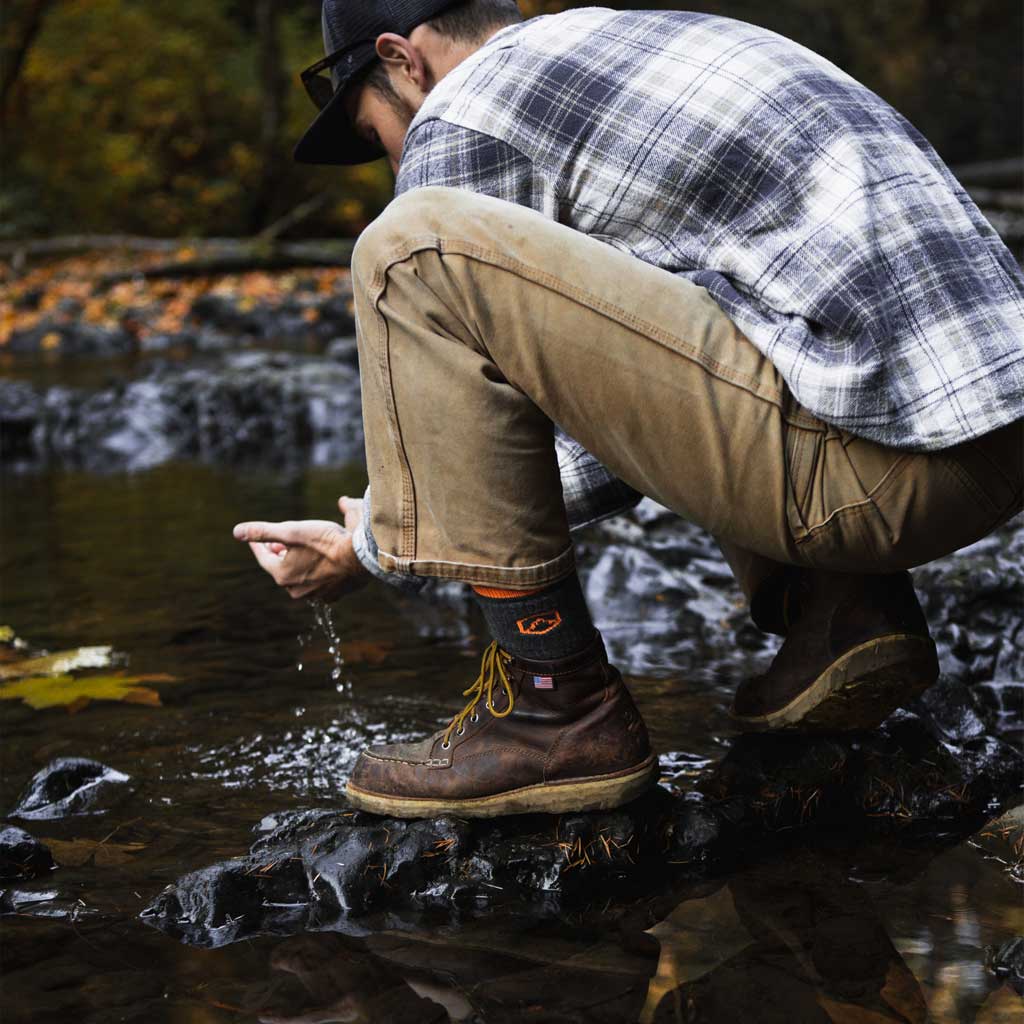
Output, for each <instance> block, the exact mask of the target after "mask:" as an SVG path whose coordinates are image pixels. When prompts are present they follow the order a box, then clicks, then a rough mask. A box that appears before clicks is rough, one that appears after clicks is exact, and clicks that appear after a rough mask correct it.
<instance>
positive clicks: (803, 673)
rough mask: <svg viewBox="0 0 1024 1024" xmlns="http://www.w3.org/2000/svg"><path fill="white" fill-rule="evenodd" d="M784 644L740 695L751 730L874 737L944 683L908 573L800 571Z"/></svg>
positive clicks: (738, 707)
mask: <svg viewBox="0 0 1024 1024" xmlns="http://www.w3.org/2000/svg"><path fill="white" fill-rule="evenodd" d="M788 604H789V605H790V606H791V608H792V609H793V613H794V614H792V615H790V616H789V621H790V624H789V627H788V632H787V633H786V640H785V642H784V643H783V645H782V647H781V648H780V650H779V653H778V654H777V655H776V657H775V660H774V661H773V662H772V665H771V668H770V669H769V670H768V672H767V673H766V674H765V675H763V676H757V677H755V678H753V679H748V680H746V681H745V682H744V683H742V684H741V685H740V687H739V689H738V690H737V691H736V698H735V700H734V701H733V705H732V714H733V717H734V718H735V719H736V721H737V722H738V723H739V724H740V726H741V727H743V728H744V729H747V730H751V731H768V730H776V729H798V730H801V731H807V732H845V731H850V730H854V729H873V728H874V727H875V726H877V725H879V724H880V723H881V722H883V721H884V720H885V719H886V718H887V717H888V716H889V715H890V714H891V713H892V712H893V711H894V710H895V709H896V708H898V707H902V706H904V705H905V704H907V703H908V702H909V701H911V700H913V699H914V698H915V697H917V696H918V694H920V693H921V692H922V691H924V690H926V689H927V688H928V687H929V686H931V685H932V683H934V682H935V680H936V678H937V677H938V674H939V664H938V659H937V657H936V654H935V644H934V643H933V642H932V638H931V635H930V634H929V632H928V624H927V622H926V621H925V617H924V613H923V612H922V611H921V606H920V604H918V601H917V596H916V595H915V593H914V585H913V583H912V582H911V580H910V574H909V573H906V572H899V573H893V574H890V575H885V576H855V575H850V574H847V573H831V572H819V571H803V572H800V573H798V574H797V575H796V576H795V579H794V582H793V583H792V584H791V585H790V589H789V594H788Z"/></svg>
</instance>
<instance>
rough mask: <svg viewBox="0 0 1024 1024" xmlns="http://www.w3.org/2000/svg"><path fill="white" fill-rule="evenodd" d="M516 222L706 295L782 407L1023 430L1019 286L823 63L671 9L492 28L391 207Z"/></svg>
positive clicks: (904, 442)
mask: <svg viewBox="0 0 1024 1024" xmlns="http://www.w3.org/2000/svg"><path fill="white" fill-rule="evenodd" d="M422 185H448V186H453V187H457V188H467V189H472V190H474V191H478V192H486V193H488V194H490V195H494V196H497V197H498V198H501V199H507V200H509V201H511V202H515V203H521V204H523V205H527V206H530V207H532V208H534V209H536V210H539V211H540V212H541V213H544V214H546V215H547V216H549V217H552V218H555V219H557V220H559V221H560V222H562V223H563V224H567V225H569V226H570V227H573V228H576V229H577V230H579V231H582V232H584V233H585V234H588V235H593V236H595V237H597V238H601V239H603V240H604V241H606V242H608V243H609V244H611V245H614V246H615V247H617V248H619V249H623V250H625V251H627V252H629V253H632V254H633V255H634V256H636V257H637V258H638V259H641V260H644V261H645V262H647V263H651V264H654V265H655V266H658V267H661V268H663V269H665V270H669V271H672V272H674V273H678V274H680V275H682V276H683V277H686V278H688V279H689V280H691V281H693V282H694V283H696V284H699V285H702V286H704V287H705V288H707V290H708V292H709V293H710V294H711V296H712V297H713V298H714V299H715V301H716V302H718V304H719V305H720V306H721V307H722V309H723V310H725V312H726V313H727V314H728V316H729V317H730V318H731V319H732V320H733V321H734V322H735V323H736V324H737V326H738V327H739V328H740V329H741V330H742V331H743V332H744V333H745V334H746V335H747V336H748V337H749V338H750V340H751V341H752V342H753V343H754V344H755V345H756V346H757V347H758V348H759V349H760V350H761V351H762V352H763V353H764V354H765V355H766V356H767V357H768V358H769V359H770V360H771V361H772V363H773V364H774V365H775V366H776V368H777V369H778V370H779V372H780V373H781V374H782V376H783V378H784V379H785V380H786V382H787V383H788V385H789V387H790V388H791V390H792V391H793V393H794V395H795V396H796V398H797V400H798V401H799V402H800V403H801V404H802V405H804V406H806V407H807V408H808V409H810V410H811V411H812V412H814V413H815V414H816V415H818V416H820V417H821V418H822V419H824V420H826V421H828V422H830V423H833V424H835V425H836V426H839V427H843V428H845V429H847V430H849V431H851V432H853V433H856V434H859V435H861V436H864V437H868V438H871V439H872V440H875V441H878V442H880V443H881V444H885V445H890V446H894V447H899V448H914V449H938V448H946V447H950V446H952V445H955V444H958V443H959V442H961V441H964V440H966V439H968V438H971V437H976V436H979V435H981V434H984V433H987V432H989V431H990V430H993V429H995V428H996V427H1000V426H1002V425H1004V424H1006V423H1009V422H1012V421H1013V420H1015V419H1017V418H1019V417H1020V416H1021V415H1022V414H1024V277H1022V275H1021V272H1020V268H1019V267H1018V266H1017V264H1016V262H1015V261H1014V259H1013V257H1012V256H1011V254H1010V253H1009V251H1008V250H1007V249H1006V247H1005V246H1004V245H1003V244H1002V242H1001V241H1000V240H999V237H998V236H997V235H996V233H995V231H994V230H993V229H992V227H991V226H990V225H989V223H988V222H987V221H986V220H985V219H984V217H982V215H981V214H980V212H979V211H978V209H977V207H976V206H975V205H974V203H973V202H972V201H971V199H970V198H969V197H968V196H967V194H966V192H965V191H964V190H963V188H962V187H961V186H960V185H959V183H958V182H957V181H956V179H955V178H954V177H953V176H952V175H951V174H950V172H949V170H948V169H947V168H946V166H945V165H944V164H943V163H942V161H941V160H940V159H939V158H938V156H937V155H936V154H935V152H934V150H932V148H931V146H929V144H928V143H927V141H926V140H925V139H924V138H923V137H922V136H921V135H920V134H919V133H918V132H917V131H916V130H915V129H914V128H913V126H912V125H910V124H909V123H908V122H907V121H905V120H904V119H903V118H902V117H901V116H900V115H899V114H898V113H897V112H896V111H895V110H893V109H892V107H890V106H889V105H888V104H887V103H885V102H884V101H883V100H881V99H880V98H879V97H878V96H876V95H875V94H874V93H872V92H871V91H870V90H868V89H866V88H865V87H864V86H862V85H859V84H858V83H857V82H855V81H854V80H853V79H852V78H850V77H849V76H848V75H846V74H845V73H844V72H842V71H840V70H839V69H838V68H836V67H835V66H834V65H832V64H830V63H829V62H828V61H826V60H825V59H824V58H822V57H819V56H817V55H816V54H814V53H812V52H811V51H809V50H806V49H804V48H803V47H801V46H799V45H797V44H796V43H793V42H790V41H789V40H787V39H784V38H782V37H781V36H778V35H775V34H774V33H772V32H768V31H766V30H764V29H760V28H755V27H754V26H751V25H746V24H743V23H742V22H736V21H731V20H728V19H724V18H718V17H712V16H709V15H702V14H689V13H685V12H680V11H664V12H650V11H641V12H616V11H611V10H605V9H599V8H590V9H583V10H575V11H569V12H567V13H565V14H560V15H553V16H551V17H547V18H537V19H534V20H532V21H529V22H526V23H524V24H523V25H520V26H512V27H510V28H507V29H504V30H503V31H502V32H500V33H499V34H498V35H497V36H495V37H494V39H492V40H491V42H490V43H489V44H488V45H487V46H485V47H484V48H483V49H482V50H480V51H478V52H477V53H476V54H474V55H473V56H471V57H470V58H469V59H468V60H467V61H465V62H464V63H463V64H461V65H460V66H459V67H457V68H456V69H455V70H453V71H452V72H450V73H449V74H448V75H447V76H446V77H445V78H444V79H442V81H441V82H440V83H439V84H438V85H437V87H436V88H435V89H434V91H433V92H432V93H431V94H430V96H429V97H428V98H427V101H426V102H425V103H424V105H423V107H422V109H421V110H420V112H419V114H418V115H417V116H416V118H415V119H414V121H413V123H412V125H411V127H410V131H409V135H408V137H407V139H406V143H405V150H404V152H403V154H402V161H401V166H400V169H399V174H398V182H397V187H396V192H398V193H401V192H405V191H407V190H409V189H411V188H416V187H418V186H422Z"/></svg>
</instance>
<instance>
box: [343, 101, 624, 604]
mask: <svg viewBox="0 0 1024 1024" xmlns="http://www.w3.org/2000/svg"><path fill="white" fill-rule="evenodd" d="M429 185H442V186H445V187H447V188H464V189H468V190H469V191H472V192H479V193H482V194H484V195H489V196H494V197H495V198H496V199H504V200H505V201H506V202H510V203H516V204H517V205H519V206H527V207H529V208H530V209H533V210H536V211H537V212H538V213H542V214H544V215H545V216H547V217H550V218H551V219H552V220H555V219H557V216H558V203H557V199H556V197H555V191H554V187H553V185H552V184H551V183H550V182H548V181H546V180H545V179H544V177H543V176H542V175H540V174H538V173H537V171H536V169H535V168H534V167H533V165H532V163H531V162H530V161H529V160H528V159H527V158H526V157H525V156H524V155H523V154H522V153H520V152H519V151H518V150H517V149H515V148H514V147H513V146H510V145H509V144H508V143H506V142H503V141H502V140H501V139H496V138H493V137H492V136H490V135H486V134H484V133H483V132H477V131H473V130H472V129H469V128H462V127H460V126H459V125H454V124H450V123H448V122H447V121H441V120H439V119H432V120H428V121H424V122H423V123H422V124H419V125H417V126H416V127H415V128H414V129H413V130H412V131H411V132H410V133H409V136H408V137H407V138H406V140H405V147H404V149H403V151H402V161H401V164H400V166H399V169H398V178H397V180H396V182H395V195H396V196H397V195H401V194H402V193H403V192H408V191H409V190H410V189H413V188H424V187H426V186H429ZM555 451H556V453H557V455H558V468H559V471H560V473H561V477H562V496H563V499H564V501H565V509H566V513H567V515H568V519H569V529H570V530H578V529H580V528H582V527H584V526H589V525H590V524H591V523H596V522H598V521H599V520H601V519H607V518H608V517H609V516H613V515H617V514H618V513H620V512H624V511H626V510H627V509H630V508H632V507H633V506H634V505H636V504H637V502H638V501H640V499H641V497H642V495H641V494H640V493H639V492H638V491H635V490H633V488H631V487H629V486H627V485H626V484H624V483H623V482H622V481H621V480H619V479H617V478H616V477H615V476H614V475H613V474H612V473H611V472H609V471H608V470H607V469H606V468H605V467H604V466H603V465H602V464H601V463H600V462H598V460H597V459H596V458H594V456H593V455H591V454H590V452H588V451H587V450H586V449H585V448H584V447H583V446H582V445H581V444H579V443H578V442H577V441H574V440H573V439H572V438H571V437H569V435H568V434H566V433H565V432H564V431H562V430H561V429H559V428H557V427H556V429H555ZM364 502H365V504H364V506H363V519H362V522H361V523H360V525H359V526H358V527H357V528H356V531H355V534H354V535H353V538H352V543H353V547H354V549H355V553H356V556H357V557H358V558H359V561H360V562H362V564H363V565H364V566H365V567H366V569H367V570H368V571H369V572H371V573H372V574H373V575H374V576H375V577H377V578H378V579H381V580H384V581H385V582H387V583H390V584H392V585H394V586H396V587H399V588H401V589H402V590H405V591H407V592H411V593H415V592H417V591H419V590H421V589H422V588H423V586H424V585H425V584H426V583H427V578H426V577H422V576H412V575H409V574H407V573H397V572H384V570H383V569H381V567H380V565H379V563H378V561H377V543H376V541H375V540H374V538H373V531H372V528H371V526H370V489H369V488H367V489H366V495H365V497H364Z"/></svg>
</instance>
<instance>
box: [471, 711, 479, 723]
mask: <svg viewBox="0 0 1024 1024" xmlns="http://www.w3.org/2000/svg"><path fill="white" fill-rule="evenodd" d="M469 720H470V721H471V722H479V721H480V716H479V715H478V714H477V713H476V712H475V711H474V712H473V714H471V715H470V716H469Z"/></svg>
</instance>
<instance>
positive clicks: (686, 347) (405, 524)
mask: <svg viewBox="0 0 1024 1024" xmlns="http://www.w3.org/2000/svg"><path fill="white" fill-rule="evenodd" d="M323 25H324V41H325V48H326V52H327V56H326V57H325V58H324V59H323V60H322V61H320V62H318V64H316V65H314V66H313V67H312V68H310V69H309V70H307V71H306V72H304V74H303V78H304V81H305V82H306V85H307V89H308V91H309V93H310V95H311V96H312V97H313V99H314V100H315V101H316V102H317V103H318V105H320V106H321V107H322V109H321V112H320V114H319V116H318V117H317V119H316V120H315V121H314V122H313V124H312V126H311V127H310V129H309V130H308V132H307V133H306V135H305V136H304V137H303V139H302V140H301V142H300V143H299V145H298V148H297V150H296V157H297V159H299V160H301V161H306V162H311V163H332V164H352V163H359V162H362V161H367V160H371V159H375V158H377V157H378V156H381V155H386V156H387V157H388V158H389V159H390V161H391V164H392V167H393V168H394V169H395V172H396V175H397V183H396V193H397V198H396V199H395V200H394V202H392V203H391V204H390V205H389V206H388V208H387V209H386V210H385V211H384V213H383V214H382V215H381V216H380V217H379V218H378V219H377V220H376V221H375V222H374V223H373V224H371V225H370V226H369V228H367V229H366V231H365V232H364V233H363V235H362V237H361V238H360V240H359V242H358V245H357V247H356V251H355V255H354V258H353V265H352V274H353V284H354V289H355V302H356V314H357V324H358V333H359V356H360V369H361V376H362V391H363V418H364V424H365V431H366V454H367V464H368V467H369V476H370V489H369V491H368V492H367V496H366V500H365V501H364V502H359V501H353V500H350V499H342V509H343V512H344V513H345V520H346V527H344V528H343V527H342V526H340V525H338V524H334V523H323V522H303V523H288V524H280V523H258V522H252V523H244V524H240V525H239V526H238V527H236V530H235V535H236V537H238V538H239V539H240V540H244V541H248V542H249V543H250V544H251V546H252V548H253V551H254V553H255V555H256V557H257V559H258V560H259V562H260V564H261V565H263V567H264V568H265V569H267V570H268V571H269V572H270V573H271V575H272V576H273V577H274V579H275V580H276V581H277V582H278V583H279V584H281V585H282V586H283V587H285V588H287V590H288V592H289V593H290V594H292V596H294V597H304V596H326V597H333V596H337V595H339V594H341V593H343V592H344V591H346V590H349V589H352V588H353V587H355V586H357V585H359V584H360V583H362V582H364V581H365V580H367V579H369V578H370V577H371V576H377V577H380V578H382V579H386V580H389V581H392V582H396V583H397V584H398V585H401V586H406V587H410V588H414V587H416V586H417V585H418V584H420V583H422V581H423V580H425V579H427V578H430V577H439V578H443V579H449V580H460V581H462V582H464V583H466V584H468V585H470V586H471V587H472V588H473V590H474V592H475V594H476V597H477V599H478V601H479V603H480V605H481V607H482V609H483V614H484V616H485V618H486V621H487V623H488V626H489V627H490V631H491V634H492V637H493V643H492V644H491V645H490V646H489V647H488V648H487V650H486V651H485V652H484V654H483V663H482V666H481V670H480V675H479V677H478V678H477V680H476V682H475V683H473V684H472V685H471V686H470V687H469V689H468V690H467V691H466V695H467V696H468V698H469V700H468V703H467V704H466V707H465V708H464V710H463V711H461V712H460V713H459V714H458V715H456V716H455V718H453V719H452V721H451V722H450V723H449V724H448V726H447V727H446V728H444V729H442V730H440V731H439V732H438V733H436V734H435V735H433V736H430V737H427V738H425V739H423V740H421V741H420V742H417V743H407V744H394V745H390V746H384V747H379V748H372V749H370V750H367V751H365V752H364V753H363V754H362V756H361V757H360V759H359V762H358V763H357V765H356V767H355V769H354V771H353V774H352V777H351V779H350V781H349V784H348V796H349V798H350V799H351V801H352V803H353V804H354V805H355V806H357V807H361V808H364V809H367V810H371V811H376V812H379V813H386V814H391V815H398V816H406V817H411V816H420V815H433V814H438V813H455V814H460V815H497V814H505V813H514V812H522V811H552V812H562V811H569V810H576V809H588V808H599V807H612V806H615V805H618V804H620V803H623V802H625V801H627V800H629V799H631V798H632V797H634V796H636V795H637V794H639V793H640V792H641V791H642V790H644V789H645V788H646V787H647V786H649V785H650V784H651V783H652V782H653V780H654V779H655V778H656V776H657V760H656V758H655V756H654V754H653V753H652V751H651V749H650V745H649V743H648V738H647V732H646V729H645V726H644V724H643V721H642V719H641V717H640V715H639V713H638V711H637V709H636V707H635V705H634V703H633V700H632V698H631V697H630V695H629V693H628V691H627V690H626V688H625V687H624V685H623V683H622V679H621V677H620V675H619V673H618V672H617V671H616V669H615V668H614V667H613V666H611V665H609V663H608V661H607V658H606V656H605V651H604V647H603V645H602V642H601V637H600V635H599V634H598V633H597V632H596V631H595V629H594V626H593V623H592V622H591V618H590V615H589V613H588V611H587V606H586V603H585V601H584V598H583V594H582V592H581V589H580V583H579V580H578V578H577V575H576V572H575V569H574V563H573V546H572V541H571V531H572V529H573V528H575V527H578V526H582V525H585V524H587V523H590V522H593V521H595V520H596V519H599V518H601V517H603V516H607V515H612V514H614V513H616V512H619V511H622V510H623V509H625V508H627V507H629V506H631V505H632V504H634V503H635V502H636V501H637V500H638V499H639V497H640V496H641V495H649V496H650V497H652V498H655V499H656V500H657V501H659V502H661V503H662V504H664V505H666V506H668V507H669V508H671V509H673V510H675V511H676V512H678V513H679V514H680V515H682V516H685V517H686V518H687V519H690V520H692V521H693V522H695V523H697V524H699V525H700V526H702V527H704V528H705V529H707V530H708V531H710V532H711V533H712V534H713V535H714V536H715V537H716V538H717V539H718V541H719V543H720V545H721V547H722V550H723V552H724V554H725V556H726V558H727V560H728V561H729V564H730V565H731V566H732V568H733V570H734V572H735V573H736V577H737V580H738V581H739V584H740V586H741V587H742V589H743V591H744V592H745V594H746V595H747V597H748V598H749V601H750V607H751V614H752V617H753V619H754V621H755V622H756V623H757V624H758V625H759V626H760V627H761V628H762V629H764V630H767V631H771V632H775V633H779V634H782V635H783V636H784V637H785V641H784V643H783V645H782V647H781V649H780V651H779V653H778V656H777V657H776V659H775V661H774V662H773V664H772V665H771V668H770V669H769V670H768V672H767V673H766V674H765V675H763V676H761V677H759V678H755V679H750V680H748V681H746V682H745V683H744V684H743V685H741V686H740V688H739V690H738V692H737V694H736V697H735V702H734V705H733V713H734V715H735V717H736V718H737V720H738V721H739V722H740V723H741V724H742V725H744V726H746V727H748V728H752V729H807V730H840V729H863V728H871V727H873V726H875V725H877V724H878V723H879V722H881V721H882V720H883V719H884V718H885V717H886V716H887V715H889V713H890V712H891V711H893V710H894V709H895V708H896V707H898V706H900V705H902V704H904V703H906V702H907V701H908V700H910V699H912V698H913V697H915V696H916V695H917V694H918V693H920V692H921V691H922V690H923V689H924V688H926V687H928V686H929V685H930V684H931V683H932V682H933V681H934V680H935V678H936V675H937V672H938V666H937V662H936V654H935V646H934V644H933V642H932V639H931V637H930V635H929V632H928V627H927V624H926V622H925V619H924V616H923V614H922V611H921V608H920V606H919V604H918V602H917V598H916V596H915V594H914V589H913V586H912V584H911V581H910V577H909V575H908V573H907V572H906V570H907V569H908V568H909V567H912V566H915V565H920V564H922V563H924V562H928V561H930V560H932V559H934V558H937V557H939V556H942V555H946V554H948V553H949V552H951V551H954V550H956V549H957V548H959V547H962V546H963V545H966V544H969V543H971V542H973V541H975V540H977V539H979V538H980V537H983V536H985V535H986V534H987V533H988V532H990V531H991V530H993V529H994V528H995V527H997V526H998V525H999V524H1001V523H1003V522H1004V521H1006V520H1007V519H1008V518H1010V517H1011V516H1012V515H1013V514H1014V513H1015V512H1017V511H1018V510H1020V508H1021V505H1022V473H1024V471H1022V463H1024V451H1022V438H1024V421H1022V418H1021V417H1022V416H1024V278H1022V276H1021V273H1020V270H1019V268H1018V267H1017V265H1016V263H1015V261H1014V260H1013V258H1012V257H1011V255H1010V253H1009V252H1008V251H1007V250H1006V248H1005V247H1004V246H1003V245H1002V243H1001V242H1000V240H999V239H998V237H997V236H996V234H995V233H994V231H993V230H992V228H991V227H990V226H989V224H988V223H987V222H986V221H985V220H984V218H983V217H982V216H981V215H980V213H979V212H978V210H977V209H976V207H975V206H974V204H973V203H972V202H971V200H970V199H969V198H968V196H967V195H966V193H965V192H964V190H963V189H962V188H961V187H960V185H959V184H958V183H957V181H956V180H955V179H954V178H953V176H952V175H951V174H950V172H949V171H948V169H947V168H946V167H945V166H944V165H943V163H942V162H941V161H940V160H939V158H938V157H937V155H936V154H935V152H934V151H933V150H932V148H931V147H930V146H929V145H928V143H927V142H926V141H925V139H923V138H922V137H921V136H920V135H919V134H918V133H917V132H916V131H915V130H914V128H913V127H912V126H911V125H910V124H908V123H907V122H906V121H905V120H904V119H903V118H902V117H901V116H900V115H899V114H897V113H896V112H895V111H894V110H893V109H892V108H891V107H889V106H888V105H887V104H886V103H884V102H883V101H882V100H881V99H879V97H877V96H876V95H874V94H873V93H871V92H870V91H869V90H867V89H866V88H864V87H863V86H861V85H859V84H858V83H857V82H855V81H854V80H852V79H851V78H849V77H848V76H847V75H845V74H844V73H843V72H842V71H840V70H839V69H838V68H836V67H834V66H833V65H831V64H830V63H828V62H827V61H825V60H824V59H822V58H821V57H818V56H817V55H815V54H814V53H812V52H810V51H808V50H806V49H804V48H803V47H801V46H798V45H797V44H795V43H793V42H790V41H788V40H786V39H783V38H781V37H780V36H778V35H775V34H773V33H771V32H767V31H765V30H763V29H759V28H755V27H753V26H750V25H746V24H742V23H739V22H735V21H730V20H727V19H723V18H717V17H711V16H707V15H701V14H690V13H683V12H675V11H664V12H622V13H620V12H616V11H612V10H606V9H581V10H573V11H569V12H567V13H564V14H560V15H555V16H551V17H545V18H537V19H534V20H531V21H527V22H522V21H521V19H520V16H519V12H518V10H517V8H516V5H515V3H514V2H512V0H468V2H463V3H458V4H453V3H451V2H445V0H403V2H398V0H391V2H367V3H359V4H353V3H345V2H340V0H326V2H325V3H324V8H323Z"/></svg>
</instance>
